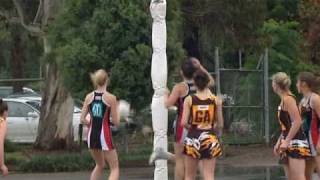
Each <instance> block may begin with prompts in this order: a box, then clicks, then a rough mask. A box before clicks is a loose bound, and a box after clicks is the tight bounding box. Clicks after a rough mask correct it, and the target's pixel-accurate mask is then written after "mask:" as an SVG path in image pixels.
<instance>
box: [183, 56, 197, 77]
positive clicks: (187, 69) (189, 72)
mask: <svg viewBox="0 0 320 180" xmlns="http://www.w3.org/2000/svg"><path fill="white" fill-rule="evenodd" d="M196 70H197V69H196V67H194V65H193V63H192V60H191V58H188V59H187V60H185V61H184V62H183V63H182V65H181V71H182V74H183V76H184V77H185V78H187V79H192V77H193V74H194V73H195V72H196Z"/></svg>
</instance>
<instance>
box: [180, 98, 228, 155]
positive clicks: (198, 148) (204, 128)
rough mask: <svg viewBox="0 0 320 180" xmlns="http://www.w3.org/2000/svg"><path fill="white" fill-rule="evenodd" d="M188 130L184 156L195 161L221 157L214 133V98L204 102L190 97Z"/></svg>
mask: <svg viewBox="0 0 320 180" xmlns="http://www.w3.org/2000/svg"><path fill="white" fill-rule="evenodd" d="M191 98H192V105H191V109H190V110H191V112H190V115H191V118H190V122H189V124H190V126H191V127H190V129H189V130H188V134H187V137H186V138H185V143H184V144H185V146H184V154H185V155H187V156H191V157H193V158H195V159H211V158H215V157H218V156H221V155H222V148H221V145H220V142H219V139H218V138H217V136H216V134H215V132H214V129H213V127H214V124H215V121H216V119H215V113H216V109H217V107H216V97H215V96H212V97H210V98H208V99H206V100H201V99H199V98H198V97H197V96H196V95H191Z"/></svg>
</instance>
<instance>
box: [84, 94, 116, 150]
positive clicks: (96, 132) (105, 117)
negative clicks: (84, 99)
mask: <svg viewBox="0 0 320 180" xmlns="http://www.w3.org/2000/svg"><path fill="white" fill-rule="evenodd" d="M110 112H111V108H110V105H108V104H107V103H106V102H105V101H104V100H103V93H98V92H94V98H93V101H92V102H91V103H90V104H89V113H90V117H91V120H90V124H89V132H88V140H87V141H88V147H89V149H99V150H103V151H110V150H113V149H114V146H113V143H112V134H111V129H110V126H111V122H110Z"/></svg>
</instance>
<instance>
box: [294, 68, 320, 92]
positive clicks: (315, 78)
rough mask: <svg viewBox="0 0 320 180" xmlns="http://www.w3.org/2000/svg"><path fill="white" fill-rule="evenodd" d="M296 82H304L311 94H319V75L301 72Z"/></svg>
mask: <svg viewBox="0 0 320 180" xmlns="http://www.w3.org/2000/svg"><path fill="white" fill-rule="evenodd" d="M298 80H299V81H300V82H304V83H305V84H306V85H307V86H308V87H309V88H310V90H311V91H312V92H314V93H318V94H319V93H320V74H318V73H316V74H313V73H311V72H301V73H299V75H298Z"/></svg>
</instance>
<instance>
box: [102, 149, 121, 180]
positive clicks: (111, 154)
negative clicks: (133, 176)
mask: <svg viewBox="0 0 320 180" xmlns="http://www.w3.org/2000/svg"><path fill="white" fill-rule="evenodd" d="M104 158H105V160H106V161H107V162H108V164H109V168H110V175H109V180H118V179H119V176H120V170H119V160H118V154H117V151H116V150H115V149H113V150H111V151H104Z"/></svg>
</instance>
